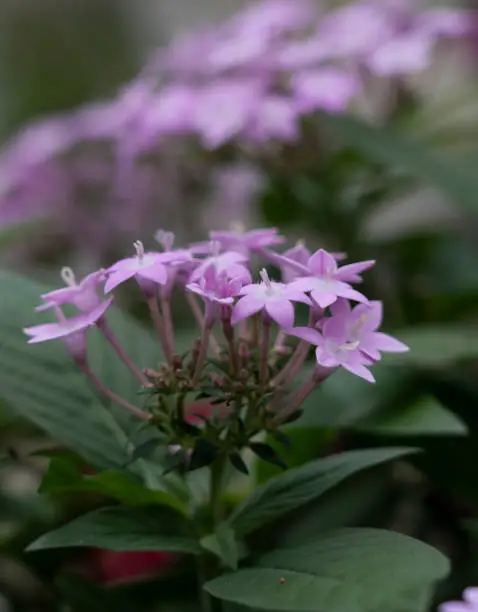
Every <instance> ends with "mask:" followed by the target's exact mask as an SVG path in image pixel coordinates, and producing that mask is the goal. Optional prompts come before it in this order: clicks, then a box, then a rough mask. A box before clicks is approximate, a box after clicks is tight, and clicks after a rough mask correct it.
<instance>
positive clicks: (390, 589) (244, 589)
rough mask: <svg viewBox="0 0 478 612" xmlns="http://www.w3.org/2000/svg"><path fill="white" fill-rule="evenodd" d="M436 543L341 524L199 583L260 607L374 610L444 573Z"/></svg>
mask: <svg viewBox="0 0 478 612" xmlns="http://www.w3.org/2000/svg"><path fill="white" fill-rule="evenodd" d="M449 565H450V564H449V562H448V560H447V559H446V558H445V557H444V556H443V555H442V554H441V553H440V552H438V551H437V550H436V549H434V548H432V547H431V546H428V545H427V544H423V543H422V542H419V541H418V540H414V539H412V538H410V537H408V536H404V535H401V534H398V533H395V532H392V531H384V530H379V529H341V530H336V531H331V532H328V533H326V534H323V535H322V536H321V537H320V538H318V539H317V540H316V541H315V542H313V543H311V544H310V545H308V546H304V547H300V548H289V549H278V550H275V551H272V552H271V553H269V554H267V555H265V556H264V557H262V558H261V559H260V560H259V567H255V568H250V569H244V570H239V571H238V572H235V573H232V574H226V575H225V576H221V577H219V578H216V579H215V580H212V581H210V582H208V583H206V585H205V587H204V588H205V589H206V591H207V592H208V593H210V594H211V595H213V596H214V597H217V598H219V599H223V600H226V601H231V602H234V603H238V604H242V605H246V606H250V607H252V608H256V609H260V610H290V611H294V612H302V611H304V612H380V611H381V610H394V608H393V606H394V604H395V603H396V602H400V601H401V600H402V599H405V597H407V596H408V595H409V592H410V591H411V590H415V591H416V593H417V594H418V593H420V594H422V593H424V592H427V593H428V591H429V588H430V585H431V584H433V583H435V582H436V581H438V580H440V579H442V578H443V577H445V576H446V574H447V573H448V571H449Z"/></svg>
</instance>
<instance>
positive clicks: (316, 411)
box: [288, 364, 467, 436]
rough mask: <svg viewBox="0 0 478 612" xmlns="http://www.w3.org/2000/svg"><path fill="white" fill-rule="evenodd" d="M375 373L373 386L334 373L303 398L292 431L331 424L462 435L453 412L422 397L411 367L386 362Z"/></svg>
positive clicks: (381, 430) (406, 433)
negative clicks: (375, 378) (407, 368)
mask: <svg viewBox="0 0 478 612" xmlns="http://www.w3.org/2000/svg"><path fill="white" fill-rule="evenodd" d="M374 371H375V374H376V376H377V383H376V384H375V385H370V384H368V383H366V382H365V381H363V380H361V379H359V378H358V377H353V376H351V375H350V374H349V373H348V372H345V371H339V372H336V373H335V374H334V376H331V377H330V378H329V379H328V380H326V381H325V382H324V383H323V384H322V385H321V386H320V387H319V388H318V389H317V391H315V392H314V393H312V394H311V395H310V396H309V398H308V399H307V400H306V401H305V402H304V405H303V406H304V416H303V417H302V418H301V419H300V420H299V421H298V422H297V423H296V424H295V425H294V426H291V429H292V428H295V427H297V428H299V427H301V428H305V427H307V428H309V429H311V428H317V427H319V428H325V427H332V428H336V429H354V430H359V431H370V432H373V433H377V434H381V433H387V434H388V435H391V436H414V435H448V434H452V435H463V434H464V433H466V431H467V430H466V426H465V425H464V424H463V422H462V421H461V420H460V419H459V418H458V417H457V416H456V415H455V414H454V413H453V412H452V411H449V410H448V409H447V408H445V407H444V406H442V405H441V403H440V402H438V401H437V400H434V399H432V398H431V397H429V396H423V388H422V386H421V385H420V384H419V381H418V380H417V377H416V374H415V373H414V372H413V371H408V370H406V369H403V368H400V367H397V366H396V365H394V366H388V365H384V364H377V365H376V366H374ZM288 429H289V428H288Z"/></svg>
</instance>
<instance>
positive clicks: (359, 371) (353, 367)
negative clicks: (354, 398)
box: [341, 360, 375, 383]
mask: <svg viewBox="0 0 478 612" xmlns="http://www.w3.org/2000/svg"><path fill="white" fill-rule="evenodd" d="M341 366H342V367H343V368H344V369H345V370H347V371H349V372H350V373H351V374H355V376H360V378H363V379H364V380H366V381H367V382H370V383H374V382H375V378H374V376H373V374H372V372H370V370H367V368H366V367H365V366H364V365H363V364H361V363H359V362H356V361H354V360H351V361H346V362H344V363H342V364H341Z"/></svg>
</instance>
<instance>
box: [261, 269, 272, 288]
mask: <svg viewBox="0 0 478 612" xmlns="http://www.w3.org/2000/svg"><path fill="white" fill-rule="evenodd" d="M259 276H260V277H261V281H262V282H263V283H264V285H265V286H266V287H267V289H268V291H271V289H272V283H271V279H270V278H269V275H268V274H267V270H266V269H265V268H262V270H261V271H260V272H259Z"/></svg>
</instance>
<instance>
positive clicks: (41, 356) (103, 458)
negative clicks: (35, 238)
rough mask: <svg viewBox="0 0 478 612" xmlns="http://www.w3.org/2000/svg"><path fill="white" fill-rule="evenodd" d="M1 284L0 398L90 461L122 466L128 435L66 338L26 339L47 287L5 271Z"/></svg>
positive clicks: (102, 464)
mask: <svg viewBox="0 0 478 612" xmlns="http://www.w3.org/2000/svg"><path fill="white" fill-rule="evenodd" d="M0 287H1V289H2V300H1V303H0V396H1V397H2V399H4V400H5V401H6V402H7V403H8V404H9V405H10V406H11V407H12V408H13V409H14V411H15V412H17V413H18V414H20V415H21V416H23V417H25V418H26V419H28V420H30V421H32V422H34V423H35V424H36V425H38V426H39V427H40V428H42V429H44V430H45V431H46V432H47V433H48V434H50V435H51V437H52V438H53V439H55V440H57V441H59V442H62V443H64V444H66V446H68V447H69V448H72V449H74V450H76V451H78V452H79V453H80V454H81V455H82V456H83V457H85V459H86V460H87V461H89V462H90V463H91V464H93V465H95V466H100V467H105V468H111V467H113V468H114V467H119V466H121V465H122V464H123V463H124V462H125V461H126V460H127V459H128V454H127V452H126V448H125V447H126V443H127V436H126V434H125V433H124V431H122V430H121V429H120V428H119V427H118V425H117V424H116V423H115V421H114V419H113V417H112V416H111V414H110V413H109V412H108V411H107V410H106V408H105V407H104V406H103V405H101V404H100V403H99V402H98V401H97V399H96V398H95V396H94V395H93V394H92V393H91V391H90V389H89V388H88V386H87V384H86V382H85V380H84V379H83V376H82V375H81V374H80V372H78V371H77V370H76V369H75V367H74V366H73V364H72V363H71V359H70V358H69V357H68V355H67V353H66V350H65V349H64V347H63V345H62V343H61V342H59V341H58V342H46V343H43V344H40V345H28V344H27V343H26V336H25V335H24V334H23V332H22V328H23V327H26V326H28V325H31V324H32V323H35V319H36V317H37V315H35V312H34V307H35V306H36V304H38V302H39V295H40V294H41V293H44V292H45V291H46V290H47V289H48V288H47V287H45V286H43V285H41V284H39V283H36V282H33V281H29V280H27V279H24V278H22V277H20V276H18V275H15V274H10V273H6V272H4V273H2V274H1V275H0ZM26 381H28V384H25V382H26Z"/></svg>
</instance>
